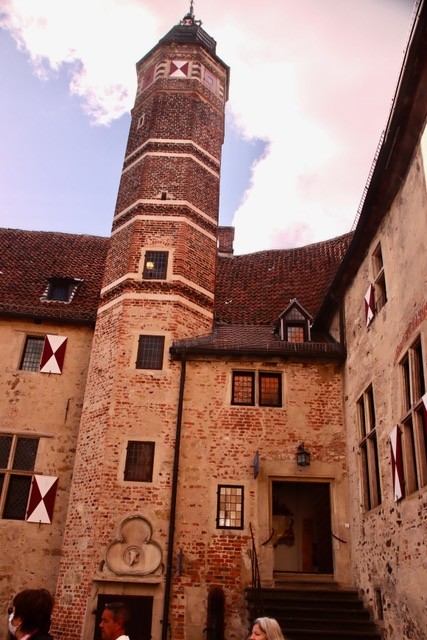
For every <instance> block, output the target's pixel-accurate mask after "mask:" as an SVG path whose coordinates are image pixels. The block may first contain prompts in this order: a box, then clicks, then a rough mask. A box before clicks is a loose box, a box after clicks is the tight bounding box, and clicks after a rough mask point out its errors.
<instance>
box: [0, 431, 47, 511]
mask: <svg viewBox="0 0 427 640" xmlns="http://www.w3.org/2000/svg"><path fill="white" fill-rule="evenodd" d="M38 445H39V439H38V438H30V437H28V438H27V437H24V436H14V435H10V434H1V435H0V509H1V515H2V517H3V518H5V519H8V520H25V514H26V511H27V503H28V496H29V493H30V488H31V481H32V478H33V474H32V471H34V465H35V462H36V456H37V448H38Z"/></svg>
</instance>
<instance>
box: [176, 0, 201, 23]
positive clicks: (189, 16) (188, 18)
mask: <svg viewBox="0 0 427 640" xmlns="http://www.w3.org/2000/svg"><path fill="white" fill-rule="evenodd" d="M179 24H181V25H198V26H199V27H200V26H201V25H202V21H201V20H196V17H195V15H194V1H193V0H190V11H189V12H188V13H187V14H186V15H185V16H184V17H183V19H182V20H181V21H180V23H179Z"/></svg>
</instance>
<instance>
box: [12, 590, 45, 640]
mask: <svg viewBox="0 0 427 640" xmlns="http://www.w3.org/2000/svg"><path fill="white" fill-rule="evenodd" d="M13 606H14V608H15V614H14V615H15V617H16V618H21V620H22V623H21V628H22V630H23V631H25V632H26V633H30V632H31V631H35V630H36V629H37V630H38V631H42V632H44V633H47V632H48V631H49V628H50V617H51V615H52V609H53V597H52V595H51V594H50V593H49V591H48V590H47V589H24V591H20V592H19V593H17V594H16V596H15V597H14V598H13Z"/></svg>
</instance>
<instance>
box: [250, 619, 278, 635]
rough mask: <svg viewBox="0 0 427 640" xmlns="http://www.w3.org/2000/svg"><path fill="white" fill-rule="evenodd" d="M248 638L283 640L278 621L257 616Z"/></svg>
mask: <svg viewBox="0 0 427 640" xmlns="http://www.w3.org/2000/svg"><path fill="white" fill-rule="evenodd" d="M249 640H285V638H284V636H283V633H282V630H281V628H280V625H279V623H278V622H277V620H275V619H274V618H257V619H256V620H255V621H254V625H253V627H252V633H251V635H250V637H249Z"/></svg>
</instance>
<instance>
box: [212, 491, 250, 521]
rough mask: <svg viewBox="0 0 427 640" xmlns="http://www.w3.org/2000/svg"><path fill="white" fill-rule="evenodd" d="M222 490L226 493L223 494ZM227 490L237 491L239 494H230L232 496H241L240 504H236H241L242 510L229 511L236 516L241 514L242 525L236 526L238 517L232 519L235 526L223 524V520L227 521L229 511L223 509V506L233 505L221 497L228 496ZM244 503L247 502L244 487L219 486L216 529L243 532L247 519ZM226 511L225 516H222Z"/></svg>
mask: <svg viewBox="0 0 427 640" xmlns="http://www.w3.org/2000/svg"><path fill="white" fill-rule="evenodd" d="M222 489H224V493H222ZM227 490H235V491H237V492H238V493H235V494H231V493H230V494H229V495H230V496H231V495H235V496H237V495H239V494H240V502H237V501H236V502H234V504H236V505H238V504H240V506H241V509H234V510H232V509H229V511H232V512H233V513H234V514H237V513H240V518H239V520H240V523H239V524H235V521H236V520H237V518H236V517H232V518H231V520H232V521H233V524H221V520H225V519H226V515H227V509H225V510H224V509H222V508H221V507H222V505H223V504H230V505H231V504H233V503H232V502H231V501H227V500H224V501H222V500H221V497H223V496H226V495H228V494H227ZM244 501H245V488H244V486H243V485H233V484H219V485H218V488H217V508H216V528H217V529H228V530H230V529H237V530H242V529H243V528H244V526H245V517H244V506H245V505H244ZM224 511H225V513H224V515H222V513H223V512H224Z"/></svg>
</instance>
